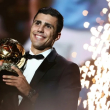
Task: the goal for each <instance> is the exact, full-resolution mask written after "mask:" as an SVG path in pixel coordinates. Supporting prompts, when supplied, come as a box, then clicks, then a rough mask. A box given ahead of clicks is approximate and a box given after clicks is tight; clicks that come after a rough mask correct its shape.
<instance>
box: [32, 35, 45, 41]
mask: <svg viewBox="0 0 110 110" xmlns="http://www.w3.org/2000/svg"><path fill="white" fill-rule="evenodd" d="M34 37H35V38H36V39H39V40H40V39H45V38H46V37H44V36H43V35H37V34H34Z"/></svg>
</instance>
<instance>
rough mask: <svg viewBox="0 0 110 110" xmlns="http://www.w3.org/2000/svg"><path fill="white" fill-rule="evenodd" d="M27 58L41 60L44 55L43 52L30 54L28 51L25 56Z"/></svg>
mask: <svg viewBox="0 0 110 110" xmlns="http://www.w3.org/2000/svg"><path fill="white" fill-rule="evenodd" d="M24 57H25V58H27V59H32V58H34V59H37V60H40V59H43V58H44V56H43V55H42V54H39V55H30V54H29V53H26V55H25V56H24Z"/></svg>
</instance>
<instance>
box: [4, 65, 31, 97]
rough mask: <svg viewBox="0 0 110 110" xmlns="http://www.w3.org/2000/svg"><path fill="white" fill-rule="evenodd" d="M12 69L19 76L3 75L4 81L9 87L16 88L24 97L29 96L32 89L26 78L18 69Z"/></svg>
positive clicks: (13, 67)
mask: <svg viewBox="0 0 110 110" xmlns="http://www.w3.org/2000/svg"><path fill="white" fill-rule="evenodd" d="M11 68H12V69H13V70H15V71H16V73H17V74H18V76H12V75H3V81H4V82H6V84H7V85H10V86H15V87H16V88H17V89H18V90H19V91H20V92H21V93H22V94H23V95H25V96H27V95H28V93H29V91H30V89H31V87H30V85H29V84H28V82H27V80H26V78H25V76H24V75H23V74H22V72H21V71H20V70H19V69H18V68H17V67H15V66H12V67H11Z"/></svg>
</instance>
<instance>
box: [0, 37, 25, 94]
mask: <svg viewBox="0 0 110 110" xmlns="http://www.w3.org/2000/svg"><path fill="white" fill-rule="evenodd" d="M24 55H25V50H24V48H23V46H22V45H21V44H20V43H19V42H18V41H17V40H15V39H12V38H3V39H0V61H2V62H3V63H2V65H0V93H4V94H7V93H9V92H14V91H17V89H16V88H15V87H11V86H8V85H6V84H5V82H3V78H2V76H3V75H14V76H18V74H17V73H16V72H15V71H14V70H13V69H11V66H13V65H14V66H16V67H17V68H19V69H20V70H21V71H22V68H23V66H24V64H25V62H26V58H25V57H23V56H24Z"/></svg>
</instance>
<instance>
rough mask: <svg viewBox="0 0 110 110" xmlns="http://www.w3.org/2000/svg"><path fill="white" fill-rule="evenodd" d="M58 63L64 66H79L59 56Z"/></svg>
mask: <svg viewBox="0 0 110 110" xmlns="http://www.w3.org/2000/svg"><path fill="white" fill-rule="evenodd" d="M56 62H58V63H61V64H62V65H74V66H78V65H77V64H76V63H74V62H72V61H70V60H68V59H66V58H64V57H63V56H61V55H59V54H57V57H56Z"/></svg>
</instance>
